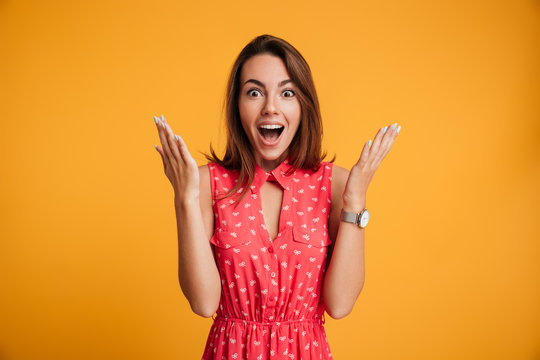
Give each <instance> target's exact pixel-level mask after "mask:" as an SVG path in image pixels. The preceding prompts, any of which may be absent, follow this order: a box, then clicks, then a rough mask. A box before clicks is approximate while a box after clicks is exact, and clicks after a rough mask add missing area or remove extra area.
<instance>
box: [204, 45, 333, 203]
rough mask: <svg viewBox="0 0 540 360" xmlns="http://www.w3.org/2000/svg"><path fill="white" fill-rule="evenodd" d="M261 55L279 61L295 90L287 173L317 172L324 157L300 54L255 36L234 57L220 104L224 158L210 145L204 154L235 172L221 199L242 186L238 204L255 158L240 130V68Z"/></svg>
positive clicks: (251, 175)
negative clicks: (296, 113) (296, 114)
mask: <svg viewBox="0 0 540 360" xmlns="http://www.w3.org/2000/svg"><path fill="white" fill-rule="evenodd" d="M263 53H266V54H271V55H274V56H277V57H279V58H280V59H281V60H282V61H283V63H284V64H285V67H286V69H287V72H288V74H289V77H290V79H291V80H292V81H293V82H294V84H295V85H296V88H297V89H298V92H297V97H298V101H299V103H300V109H301V118H300V124H299V127H298V130H297V131H296V134H295V136H294V138H293V140H292V142H291V144H290V145H289V149H288V150H289V151H288V156H289V160H290V164H291V170H292V171H294V169H297V168H303V169H311V170H313V171H317V170H318V169H319V167H320V165H321V162H322V161H323V159H324V158H325V157H326V152H322V150H321V145H322V133H323V131H322V130H323V129H322V119H321V112H320V108H319V100H318V98H317V92H316V91H315V84H314V82H313V77H312V75H311V69H310V68H309V65H308V64H307V62H306V60H305V59H304V57H303V56H302V55H301V54H300V52H298V50H296V49H295V48H294V47H293V46H292V45H291V44H289V43H288V42H287V41H285V40H283V39H280V38H278V37H275V36H272V35H267V34H265V35H260V36H257V37H256V38H254V39H253V40H252V41H251V42H249V44H247V45H246V46H245V47H244V48H243V49H242V51H241V52H240V54H239V55H238V57H237V58H236V61H235V62H234V64H233V67H232V70H231V73H230V75H229V79H228V82H227V89H226V94H225V98H226V99H225V103H224V107H225V119H226V124H227V146H226V151H225V155H224V156H223V159H220V158H219V157H218V156H217V155H216V153H215V152H214V149H213V148H212V145H211V144H210V153H211V155H208V154H205V156H206V158H207V159H208V160H209V161H215V162H216V163H218V164H220V165H221V166H223V167H225V168H227V169H230V170H237V171H239V177H238V181H237V183H236V185H235V186H234V187H233V188H232V189H230V190H229V192H228V193H227V194H225V195H224V196H223V197H221V198H226V197H228V196H231V195H233V194H236V193H237V190H238V189H239V188H241V187H244V189H243V191H242V193H241V196H240V198H239V201H240V200H241V199H242V198H243V197H244V196H245V194H246V193H247V191H248V190H249V186H247V185H251V183H252V182H253V179H254V177H255V169H256V163H255V157H254V155H253V148H252V146H251V143H250V142H249V139H248V137H247V135H246V133H245V131H244V129H243V127H242V122H241V120H240V111H239V109H238V98H239V96H240V74H241V72H242V66H243V65H244V63H245V62H246V61H247V60H248V59H249V58H251V57H252V56H255V55H258V54H263ZM334 160H335V156H334V157H333V159H332V160H330V162H334ZM239 201H238V202H239ZM237 204H238V203H237Z"/></svg>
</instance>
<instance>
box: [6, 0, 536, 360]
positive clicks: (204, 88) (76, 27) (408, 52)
mask: <svg viewBox="0 0 540 360" xmlns="http://www.w3.org/2000/svg"><path fill="white" fill-rule="evenodd" d="M539 6H540V5H539V3H538V1H533V0H529V1H501V0H497V1H493V0H492V1H488V0H474V1H471V0H467V1H464V0H460V1H456V0H443V1H428V0H416V1H414V0H406V1H386V2H381V1H373V0H368V1H362V2H358V1H339V0H338V1H331V2H327V1H318V2H312V1H301V2H291V1H272V2H253V1H234V2H222V1H215V2H208V1H206V2H194V1H189V2H187V1H159V2H151V1H146V2H144V1H103V0H101V1H91V2H78V1H15V0H4V1H1V2H0V36H1V38H0V40H1V41H0V46H1V48H0V53H1V55H0V61H1V66H0V77H1V78H0V114H1V118H2V121H1V129H0V136H1V142H0V150H1V154H2V159H1V160H2V176H1V180H0V181H1V183H0V184H1V196H2V201H1V206H2V208H1V216H2V226H1V227H0V236H1V241H0V359H8V360H19V359H25V360H26V359H32V360H33V359H163V360H165V359H196V358H200V357H201V355H202V351H203V348H204V345H205V342H206V336H207V335H208V331H209V329H210V325H211V319H205V318H201V317H198V316H197V315H195V314H193V313H192V312H191V310H190V308H189V304H188V303H187V301H186V299H185V297H184V296H183V295H182V293H181V290H180V287H179V285H178V277H177V265H178V264H177V260H178V258H177V240H176V219H175V214H174V208H173V192H172V187H171V186H170V183H169V182H168V180H167V178H166V177H165V175H164V172H163V168H162V162H161V159H160V157H159V154H158V153H157V152H156V151H155V150H154V144H158V143H159V139H158V137H157V131H156V128H155V124H154V121H153V119H152V116H153V115H160V114H164V116H166V117H167V119H168V120H169V122H170V123H171V124H172V126H173V129H174V130H175V132H176V133H177V134H180V135H182V136H183V137H184V139H186V142H187V144H188V146H189V149H190V150H191V152H192V154H193V155H194V157H195V158H196V159H197V161H198V162H199V164H203V163H205V160H204V157H203V156H202V155H201V154H200V152H201V151H207V150H208V148H209V143H210V142H212V143H213V144H214V146H216V147H217V148H218V149H223V146H224V132H223V124H224V123H223V119H222V113H221V104H222V101H223V95H224V91H225V81H226V78H227V75H228V72H229V70H230V67H231V66H232V63H233V61H234V59H235V57H236V56H237V55H238V53H239V51H240V50H241V49H242V47H243V46H244V45H245V44H246V43H247V42H249V41H250V40H251V39H252V38H254V37H255V36H257V35H260V34H263V33H269V34H273V35H276V36H279V37H283V38H284V39H286V40H288V41H289V42H291V43H292V44H293V45H294V46H295V47H297V48H298V49H299V51H300V52H301V53H302V54H303V55H304V56H305V58H306V59H307V61H308V63H309V64H310V66H311V68H312V71H313V75H314V79H315V83H316V86H317V90H318V94H319V99H320V101H321V110H322V114H323V119H324V131H325V133H324V146H325V148H326V149H327V150H328V151H329V154H330V155H332V154H334V153H335V154H337V160H336V164H338V165H341V166H343V167H347V168H350V167H351V166H352V165H353V164H354V162H355V161H356V159H357V158H358V156H359V155H360V150H361V147H362V145H363V143H364V142H365V141H367V140H369V139H370V138H373V136H374V134H375V133H376V131H377V130H378V128H380V127H382V126H385V125H388V124H391V123H393V122H398V123H399V124H400V125H402V131H401V133H400V134H399V136H398V138H397V140H396V142H395V143H394V146H393V148H392V150H391V151H390V153H389V154H388V155H387V157H386V159H385V160H384V161H383V162H382V164H381V166H380V168H379V170H378V171H377V173H376V174H375V177H374V179H373V182H372V184H371V186H370V189H369V191H368V195H367V206H368V208H369V209H370V212H371V215H372V218H371V222H370V224H369V226H368V228H367V229H366V250H365V251H366V282H365V286H364V289H363V291H362V293H361V295H360V297H359V299H358V301H357V303H356V306H355V309H354V311H353V312H352V313H351V314H350V315H349V316H347V317H346V318H344V319H341V320H334V319H331V318H330V317H329V316H327V323H326V329H327V334H328V339H329V343H330V349H331V350H332V353H333V355H334V358H335V359H337V360H345V359H400V360H406V359H415V360H418V359H438V360H445V359H490V360H493V359H512V360H516V359H539V358H540V265H539V264H540V241H539V240H540V230H539V226H538V223H539V222H538V217H539V215H540V186H539V185H540V160H539V159H540V121H539V113H540V111H539V95H540V92H539V80H540V79H539V65H540V61H539V60H540V59H539V48H538V44H539V34H540V32H539V30H540V23H539V17H540V16H539V15H540V8H539Z"/></svg>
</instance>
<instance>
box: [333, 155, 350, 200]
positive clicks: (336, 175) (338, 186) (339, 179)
mask: <svg viewBox="0 0 540 360" xmlns="http://www.w3.org/2000/svg"><path fill="white" fill-rule="evenodd" d="M332 167H333V170H332V202H334V200H336V196H339V197H341V196H342V195H343V190H344V189H345V185H346V183H347V180H348V179H349V170H348V169H345V168H344V167H341V166H339V165H336V164H333V166H332Z"/></svg>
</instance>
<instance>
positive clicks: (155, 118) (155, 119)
mask: <svg viewBox="0 0 540 360" xmlns="http://www.w3.org/2000/svg"><path fill="white" fill-rule="evenodd" d="M154 121H155V122H156V125H157V123H158V118H157V116H154Z"/></svg>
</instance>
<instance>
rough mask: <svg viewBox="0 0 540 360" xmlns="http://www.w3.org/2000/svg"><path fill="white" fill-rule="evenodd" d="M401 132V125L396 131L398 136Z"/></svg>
mask: <svg viewBox="0 0 540 360" xmlns="http://www.w3.org/2000/svg"><path fill="white" fill-rule="evenodd" d="M399 130H401V125H399V126H398V128H397V130H396V131H397V133H398V134H399Z"/></svg>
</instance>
